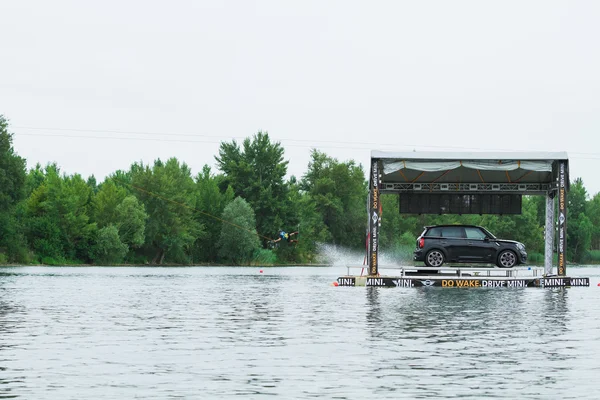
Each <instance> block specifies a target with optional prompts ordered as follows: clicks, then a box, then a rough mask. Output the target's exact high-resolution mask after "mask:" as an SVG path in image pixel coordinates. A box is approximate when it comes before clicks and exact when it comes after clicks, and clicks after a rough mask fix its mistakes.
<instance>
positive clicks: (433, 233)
mask: <svg viewBox="0 0 600 400" xmlns="http://www.w3.org/2000/svg"><path fill="white" fill-rule="evenodd" d="M427 236H431V237H440V236H442V230H441V229H440V228H431V229H430V230H429V232H427Z"/></svg>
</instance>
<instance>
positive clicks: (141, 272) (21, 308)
mask: <svg viewBox="0 0 600 400" xmlns="http://www.w3.org/2000/svg"><path fill="white" fill-rule="evenodd" d="M345 273H346V269H345V267H343V266H340V267H323V268H307V267H296V268H290V267H288V268H264V273H260V272H259V268H233V267H220V268H205V267H190V268H129V267H127V268H125V267H122V268H107V267H104V268H102V267H97V268H82V267H71V268H69V267H64V268H58V267H57V268H49V267H47V268H42V267H18V268H0V398H10V397H16V398H23V399H61V400H65V399H133V398H143V399H153V398H156V399H167V398H189V399H227V398H238V399H239V398H249V399H256V398H271V397H274V396H278V397H281V398H288V399H314V398H327V399H396V398H458V397H461V398H482V397H495V398H514V399H516V398H518V399H548V398H552V399H555V398H556V399H558V398H561V399H569V398H572V399H597V398H600V379H599V378H600V287H598V286H597V284H598V282H600V268H598V267H588V268H570V269H568V273H569V275H572V276H588V277H590V284H591V286H590V287H588V288H567V289H539V288H520V289H448V288H394V289H392V288H365V287H334V286H331V283H332V282H333V281H334V280H335V279H336V278H337V277H338V276H340V275H344V274H345Z"/></svg>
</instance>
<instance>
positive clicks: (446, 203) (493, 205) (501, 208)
mask: <svg viewBox="0 0 600 400" xmlns="http://www.w3.org/2000/svg"><path fill="white" fill-rule="evenodd" d="M521 206H522V196H521V195H520V194H439V193H402V194H400V214H499V215H517V214H521Z"/></svg>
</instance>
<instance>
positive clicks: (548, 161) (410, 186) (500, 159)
mask: <svg viewBox="0 0 600 400" xmlns="http://www.w3.org/2000/svg"><path fill="white" fill-rule="evenodd" d="M371 159H372V160H378V161H379V162H380V163H381V168H382V187H381V189H382V190H383V191H386V190H393V191H406V190H414V189H417V190H420V189H425V190H429V191H438V190H454V191H466V190H473V191H488V190H499V191H505V192H506V191H512V192H515V191H518V192H519V193H523V194H533V193H536V194H538V193H540V192H546V191H548V190H551V189H553V188H556V187H557V185H556V183H557V178H558V168H559V162H561V161H562V162H565V165H566V166H567V170H566V171H565V174H566V177H567V178H566V187H567V189H568V182H569V181H568V155H567V153H566V152H418V151H414V152H384V151H378V150H374V151H372V152H371ZM422 185H426V187H425V188H423V187H422ZM439 185H443V186H442V187H440V186H439ZM490 185H493V187H492V186H490Z"/></svg>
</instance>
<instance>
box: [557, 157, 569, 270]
mask: <svg viewBox="0 0 600 400" xmlns="http://www.w3.org/2000/svg"><path fill="white" fill-rule="evenodd" d="M558 168H559V170H558V275H560V276H565V275H566V273H567V260H566V257H567V189H566V182H565V181H566V176H567V173H566V168H567V166H566V163H564V162H561V163H560V165H559V167H558Z"/></svg>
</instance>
